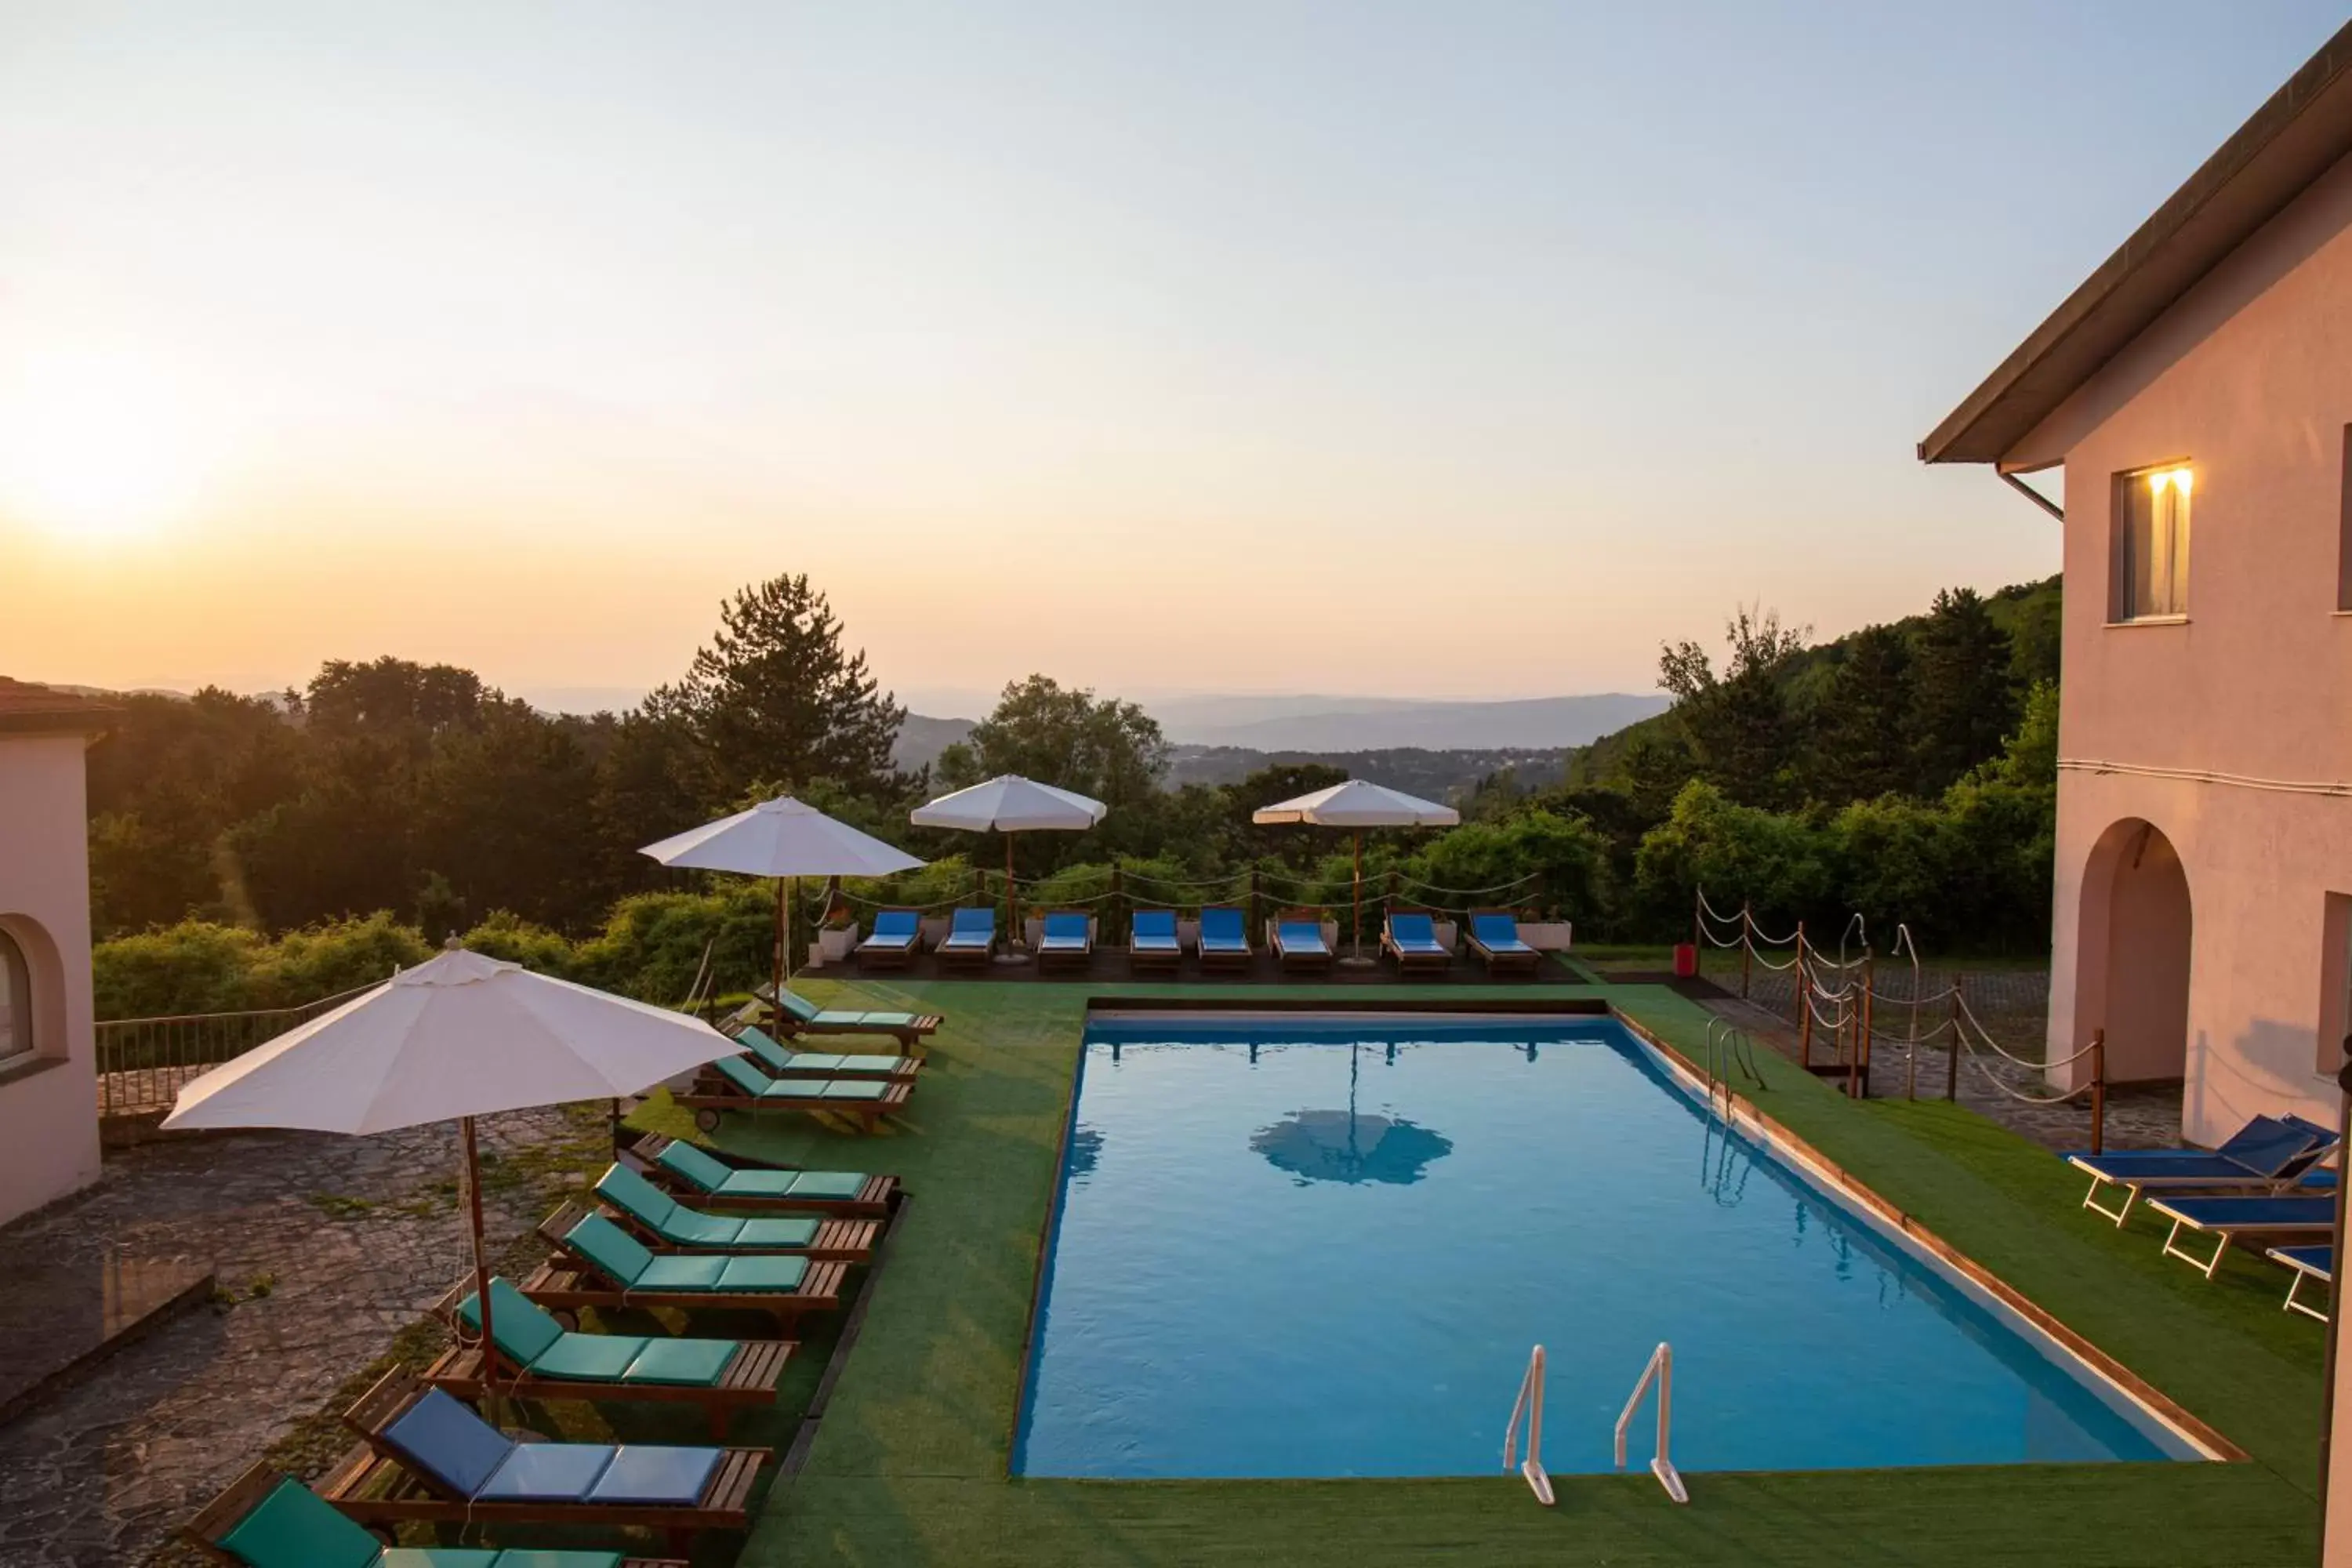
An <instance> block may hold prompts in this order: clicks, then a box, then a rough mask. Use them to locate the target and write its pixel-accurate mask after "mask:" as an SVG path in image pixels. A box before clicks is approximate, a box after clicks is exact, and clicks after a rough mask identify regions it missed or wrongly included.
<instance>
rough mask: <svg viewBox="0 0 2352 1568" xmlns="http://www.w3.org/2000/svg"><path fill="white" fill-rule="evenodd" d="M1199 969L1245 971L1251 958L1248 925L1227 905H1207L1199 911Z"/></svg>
mask: <svg viewBox="0 0 2352 1568" xmlns="http://www.w3.org/2000/svg"><path fill="white" fill-rule="evenodd" d="M1200 953H1201V967H1202V968H1203V969H1247V968H1248V967H1249V966H1250V961H1251V960H1252V959H1253V958H1254V957H1255V954H1254V953H1252V952H1250V942H1249V922H1248V921H1246V920H1244V918H1243V915H1242V911H1241V910H1238V909H1236V908H1234V906H1233V905H1231V904H1211V905H1210V906H1209V907H1208V908H1207V909H1204V910H1202V911H1201V940H1200Z"/></svg>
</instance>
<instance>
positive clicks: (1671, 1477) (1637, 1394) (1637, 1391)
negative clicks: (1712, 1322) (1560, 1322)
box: [1538, 1341, 1690, 1502]
mask: <svg viewBox="0 0 2352 1568" xmlns="http://www.w3.org/2000/svg"><path fill="white" fill-rule="evenodd" d="M1538 1353H1540V1352H1538ZM1653 1380H1654V1381H1655V1382H1656V1383H1657V1385H1658V1453H1657V1457H1656V1458H1654V1459H1652V1460H1651V1461H1650V1473H1651V1474H1652V1475H1654V1476H1655V1477H1657V1478H1658V1484H1659V1485H1660V1486H1662V1487H1664V1488H1665V1489H1666V1495H1667V1496H1668V1497H1670V1498H1672V1499H1674V1500H1675V1501H1676V1502H1688V1501H1690V1494H1689V1493H1688V1492H1686V1491H1685V1490H1684V1489H1683V1478H1682V1472H1680V1471H1679V1470H1676V1469H1675V1462H1674V1461H1673V1460H1672V1459H1670V1458H1667V1457H1666V1439H1667V1437H1668V1436H1670V1435H1671V1434H1672V1432H1673V1429H1674V1420H1675V1347H1674V1346H1672V1345H1670V1344H1667V1343H1665V1342H1663V1341H1661V1342H1659V1345H1658V1348H1657V1349H1656V1350H1654V1351H1652V1352H1650V1359H1649V1362H1648V1363H1647V1364H1645V1365H1644V1366H1643V1368H1642V1381H1641V1382H1639V1383H1637V1384H1634V1385H1633V1398H1631V1399H1629V1400H1627V1401H1626V1402H1625V1408H1624V1410H1623V1412H1622V1414H1620V1415H1618V1417H1617V1468H1619V1469H1621V1470H1622V1469H1623V1468H1625V1428H1626V1426H1628V1425H1630V1424H1631V1423H1632V1421H1633V1412H1634V1411H1636V1410H1638V1409H1640V1408H1641V1407H1642V1395H1643V1394H1646V1393H1648V1392H1649V1389H1650V1384H1651V1383H1652V1381H1653ZM1547 1490H1549V1488H1547ZM1546 1501H1549V1499H1546Z"/></svg>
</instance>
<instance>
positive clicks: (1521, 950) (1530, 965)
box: [1470, 910, 1543, 974]
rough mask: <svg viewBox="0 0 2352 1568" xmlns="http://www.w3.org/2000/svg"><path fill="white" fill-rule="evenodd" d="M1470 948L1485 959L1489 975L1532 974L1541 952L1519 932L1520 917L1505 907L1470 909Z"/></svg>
mask: <svg viewBox="0 0 2352 1568" xmlns="http://www.w3.org/2000/svg"><path fill="white" fill-rule="evenodd" d="M1470 951H1471V952H1475V953H1476V954H1477V955H1478V956H1479V957H1480V958H1481V959H1483V960H1485V961H1486V972H1487V973H1489V974H1510V973H1517V974H1533V973H1535V972H1536V967H1537V965H1538V964H1540V963H1543V954H1542V953H1540V952H1537V951H1536V950H1535V949H1534V948H1532V947H1529V946H1528V944H1527V942H1525V941H1524V940H1523V939H1522V938H1521V937H1520V935H1519V920H1518V917H1517V915H1515V914H1513V913H1512V912H1511V911H1510V910H1471V911H1470Z"/></svg>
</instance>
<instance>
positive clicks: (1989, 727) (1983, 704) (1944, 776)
mask: <svg viewBox="0 0 2352 1568" xmlns="http://www.w3.org/2000/svg"><path fill="white" fill-rule="evenodd" d="M1911 690H1912V701H1911V743H1912V752H1911V755H1912V765H1913V773H1912V787H1913V788H1914V789H1916V791H1917V792H1918V793H1919V794H1921V795H1930V796H1933V795H1942V794H1943V793H1944V791H1945V790H1946V789H1947V788H1948V787H1949V786H1950V785H1951V784H1952V782H1953V781H1954V780H1956V779H1958V777H1959V776H1960V775H1961V774H1963V773H1967V772H1968V771H1969V769H1970V768H1972V767H1974V766H1976V765H1977V764H1978V763H1981V762H1983V761H1984V760H1985V759H1986V758H1988V757H1995V756H1999V755H2000V749H2001V741H2002V739H2003V738H2004V737H2005V736H2007V735H2008V733H2009V732H2010V731H2011V730H2012V729H2014V728H2015V727H2016V725H2017V716H2018V715H2017V678H2016V675H2015V674H2014V673H2013V671H2012V669H2011V648H2010V641H2009V634H2008V633H2007V632H2004V631H2002V630H2001V629H2000V626H1997V625H1995V624H1994V622H1993V618H1992V616H1991V614H1990V612H1989V611H1988V610H1987V609H1986V607H1985V602H1984V600H1983V599H1982V598H1981V597H1979V595H1978V594H1977V592H1976V590H1975V589H1973V588H1948V589H1946V590H1944V591H1943V592H1942V593H1939V594H1937V595H1936V603H1935V605H1934V608H1933V609H1932V610H1931V611H1930V612H1929V614H1928V616H1927V620H1926V622H1925V623H1924V624H1922V625H1921V626H1920V627H1919V630H1918V633H1917V635H1916V637H1915V639H1914V641H1913V644H1912V679H1911Z"/></svg>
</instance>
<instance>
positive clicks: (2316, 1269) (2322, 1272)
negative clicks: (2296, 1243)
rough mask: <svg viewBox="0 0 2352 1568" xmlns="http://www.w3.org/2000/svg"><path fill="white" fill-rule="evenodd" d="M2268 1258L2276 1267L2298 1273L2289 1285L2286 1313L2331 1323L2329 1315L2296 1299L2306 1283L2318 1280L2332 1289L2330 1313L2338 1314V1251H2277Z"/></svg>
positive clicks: (2269, 1253)
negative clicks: (2297, 1313)
mask: <svg viewBox="0 0 2352 1568" xmlns="http://www.w3.org/2000/svg"><path fill="white" fill-rule="evenodd" d="M2264 1256H2266V1257H2268V1258H2270V1259H2271V1260H2272V1261H2273V1262H2274V1263H2284V1264H2285V1265H2286V1266H2287V1268H2290V1269H2293V1270H2294V1279H2292V1280H2290V1281H2288V1283H2287V1288H2286V1310H2288V1311H2290V1312H2301V1313H2302V1314H2303V1315H2304V1316H2305V1317H2306V1318H2317V1319H2318V1320H2319V1321H2321V1322H2323V1323H2324V1322H2326V1321H2327V1313H2326V1312H2323V1311H2321V1310H2319V1309H2318V1308H2316V1307H2314V1306H2312V1305H2311V1304H2310V1303H2308V1302H2306V1301H2298V1300H2295V1295H2296V1293H2297V1292H2298V1291H2300V1290H2301V1289H2303V1287H2304V1284H2305V1281H2306V1280H2311V1279H2316V1280H2318V1281H2320V1282H2321V1283H2322V1284H2324V1285H2326V1286H2327V1287H2328V1292H2327V1306H2328V1310H2329V1311H2333V1310H2335V1307H2336V1290H2335V1285H2336V1248H2335V1247H2332V1246H2329V1247H2272V1248H2271V1249H2270V1251H2269V1252H2268V1253H2266V1254H2265V1255H2264Z"/></svg>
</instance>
